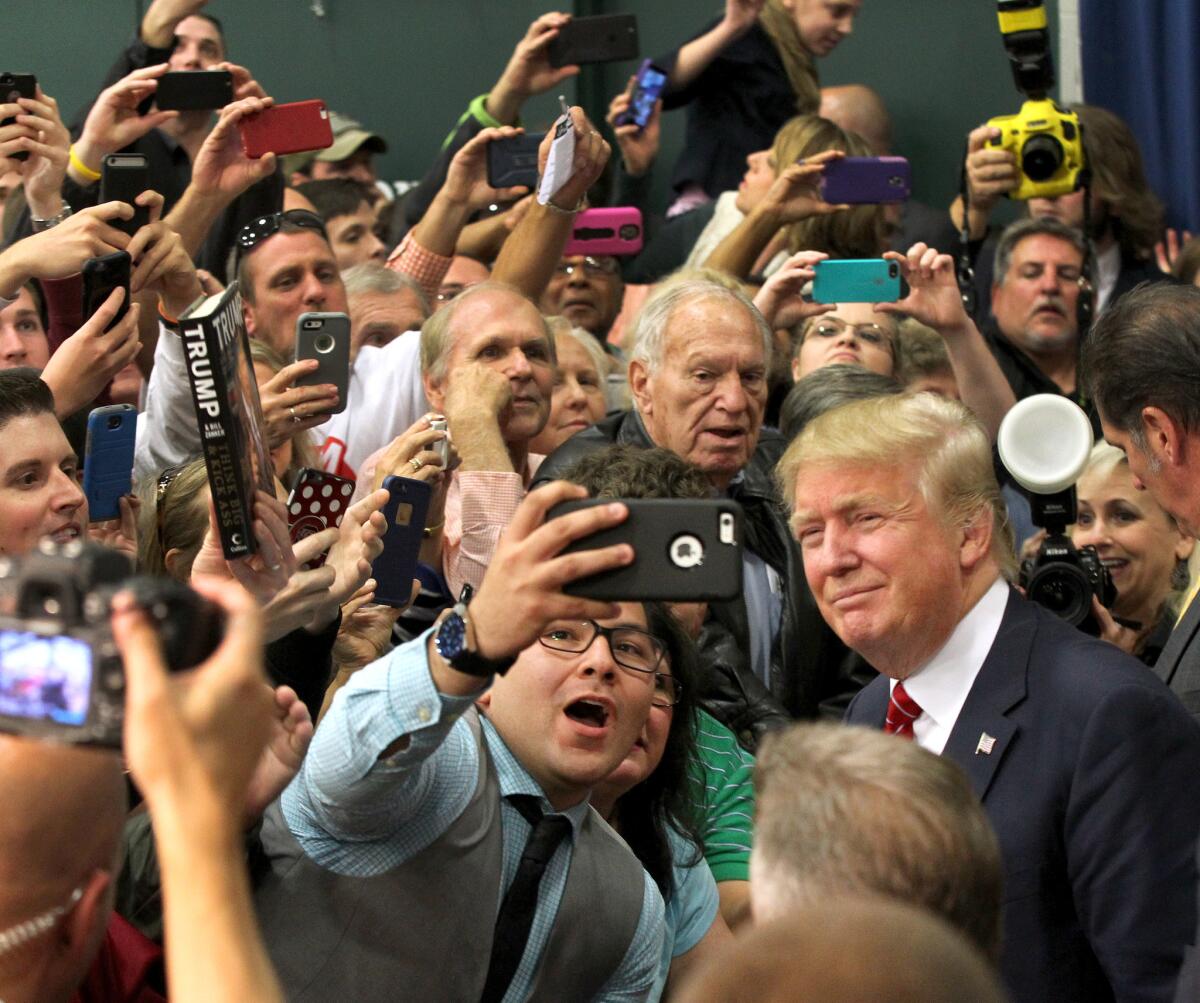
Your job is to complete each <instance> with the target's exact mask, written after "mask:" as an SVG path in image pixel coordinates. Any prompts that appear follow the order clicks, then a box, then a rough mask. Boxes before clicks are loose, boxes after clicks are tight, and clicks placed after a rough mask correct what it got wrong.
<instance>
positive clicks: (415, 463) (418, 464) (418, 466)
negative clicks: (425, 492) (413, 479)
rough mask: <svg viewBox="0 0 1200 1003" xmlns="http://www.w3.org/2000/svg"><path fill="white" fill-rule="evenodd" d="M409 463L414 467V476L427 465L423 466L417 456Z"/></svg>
mask: <svg viewBox="0 0 1200 1003" xmlns="http://www.w3.org/2000/svg"><path fill="white" fill-rule="evenodd" d="M408 462H409V464H410V465H411V466H412V468H413V473H414V474H415V473H416V472H417V471H418V470H420V469H421V468H422V467H423V466H425V464H423V463H422V462H421V461H420V460H418V459H417V458H416V457H415V456H414V457H413V458H412V459H411V460H409V461H408Z"/></svg>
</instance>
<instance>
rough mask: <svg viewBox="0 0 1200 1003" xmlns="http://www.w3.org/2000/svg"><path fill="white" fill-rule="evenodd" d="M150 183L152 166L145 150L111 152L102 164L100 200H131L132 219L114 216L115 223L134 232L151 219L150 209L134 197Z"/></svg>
mask: <svg viewBox="0 0 1200 1003" xmlns="http://www.w3.org/2000/svg"><path fill="white" fill-rule="evenodd" d="M149 187H150V168H149V167H148V166H147V164H146V158H145V156H144V155H143V154H141V153H110V154H109V155H108V156H107V157H105V158H104V164H103V165H102V166H101V168H100V204H101V205H103V204H104V203H105V202H128V203H129V204H130V205H131V206H133V218H132V219H114V220H113V221H112V225H113V226H114V227H115V228H116V229H118V230H121V231H123V232H124V233H127V234H129V236H131V237H132V236H133V235H134V234H135V233H137V232H138V230H140V229H141V228H142V227H143V226H145V225H146V224H147V223H149V222H150V210H149V209H148V208H146V207H145V206H140V205H134V201H133V200H134V199H135V198H137V197H138V196H139V195H141V194H142V192H144V191H146V190H147V189H148V188H149Z"/></svg>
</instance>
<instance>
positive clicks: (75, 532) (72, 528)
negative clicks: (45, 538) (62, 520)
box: [50, 523, 81, 543]
mask: <svg viewBox="0 0 1200 1003" xmlns="http://www.w3.org/2000/svg"><path fill="white" fill-rule="evenodd" d="M80 532H81V531H80V529H79V527H78V526H77V525H75V524H74V523H71V524H70V525H68V526H61V527H59V528H58V529H56V530H55V531H54V532H53V533H51V534H50V539H51V540H53V541H54V542H55V543H68V542H69V541H71V540H78V539H79V536H80Z"/></svg>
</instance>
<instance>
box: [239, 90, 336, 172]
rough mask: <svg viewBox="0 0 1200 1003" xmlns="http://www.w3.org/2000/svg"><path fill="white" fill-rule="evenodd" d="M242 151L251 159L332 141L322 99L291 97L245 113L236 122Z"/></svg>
mask: <svg viewBox="0 0 1200 1003" xmlns="http://www.w3.org/2000/svg"><path fill="white" fill-rule="evenodd" d="M237 125H238V134H239V135H240V136H241V138H242V151H243V152H244V153H245V154H246V156H247V157H249V158H250V159H251V160H258V159H260V158H262V157H264V156H266V154H268V153H276V154H285V153H303V152H305V151H308V150H324V149H327V148H328V147H330V146H332V145H333V127H332V126H331V125H330V122H329V109H328V108H326V107H325V102H324V101H318V100H312V101H293V102H291V103H290V104H277V105H274V106H272V107H270V108H265V109H264V110H262V111H260V112H258V113H257V114H254V115H247V116H246V117H245V118H243V119H241V120H240V121H239V122H238V124H237Z"/></svg>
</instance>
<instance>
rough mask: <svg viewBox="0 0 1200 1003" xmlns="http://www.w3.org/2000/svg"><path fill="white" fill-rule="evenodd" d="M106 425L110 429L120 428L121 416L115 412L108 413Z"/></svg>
mask: <svg viewBox="0 0 1200 1003" xmlns="http://www.w3.org/2000/svg"><path fill="white" fill-rule="evenodd" d="M108 427H109V428H110V429H117V428H120V427H121V416H120V415H116V414H114V415H110V416H109V419H108Z"/></svg>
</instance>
